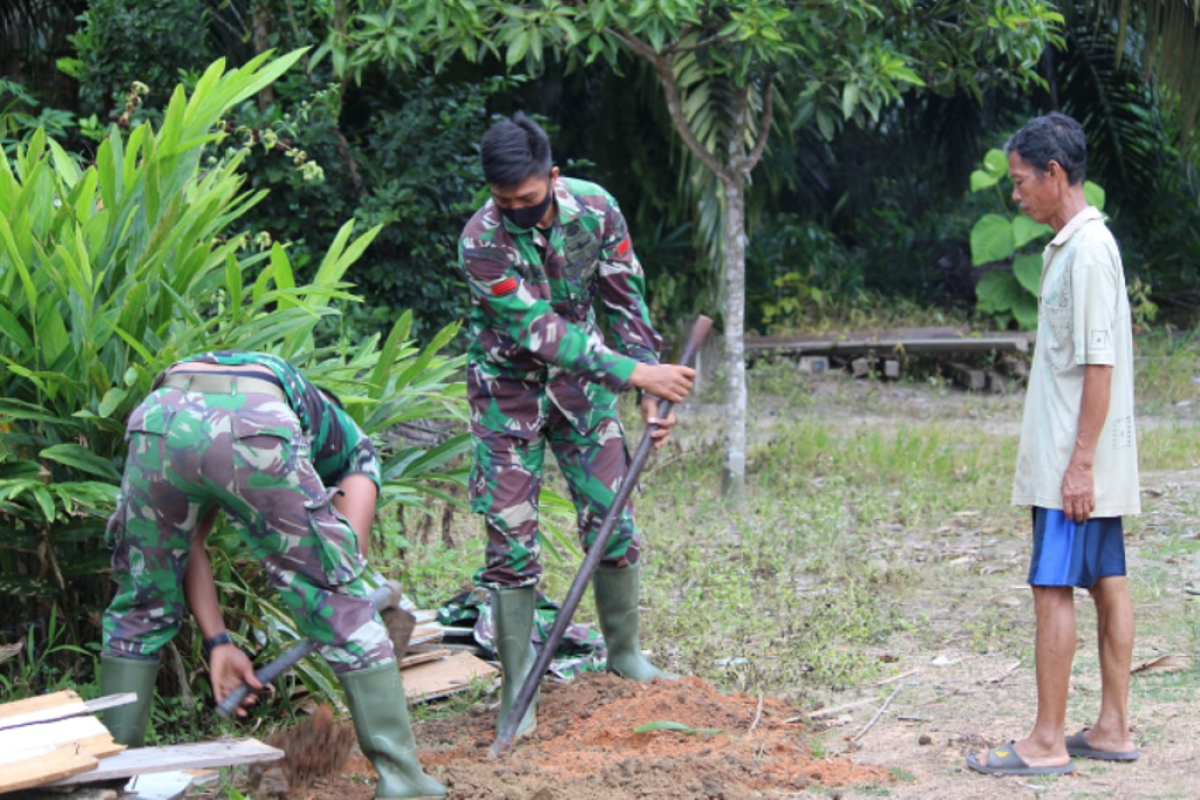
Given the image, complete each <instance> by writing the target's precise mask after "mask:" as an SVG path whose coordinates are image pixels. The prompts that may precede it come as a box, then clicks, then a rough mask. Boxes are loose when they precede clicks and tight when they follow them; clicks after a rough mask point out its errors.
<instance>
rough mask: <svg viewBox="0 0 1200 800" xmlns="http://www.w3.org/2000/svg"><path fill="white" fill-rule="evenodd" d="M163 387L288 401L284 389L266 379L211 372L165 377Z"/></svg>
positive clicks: (184, 373)
mask: <svg viewBox="0 0 1200 800" xmlns="http://www.w3.org/2000/svg"><path fill="white" fill-rule="evenodd" d="M161 385H162V386H169V387H170V388H172V389H182V390H183V391H185V392H201V393H203V394H267V395H270V396H271V397H278V398H279V399H280V400H286V399H287V395H286V394H284V391H283V387H281V386H279V385H278V384H275V383H272V382H271V381H269V380H267V379H266V378H252V377H250V376H249V375H245V376H243V375H219V374H215V373H209V372H173V373H171V374H170V375H167V376H165V377H163V380H162V384H161Z"/></svg>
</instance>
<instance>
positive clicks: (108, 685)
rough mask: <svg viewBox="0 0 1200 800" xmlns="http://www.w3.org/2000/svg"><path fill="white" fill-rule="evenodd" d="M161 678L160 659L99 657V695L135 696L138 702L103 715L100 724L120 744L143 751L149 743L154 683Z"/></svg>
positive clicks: (102, 713)
mask: <svg viewBox="0 0 1200 800" xmlns="http://www.w3.org/2000/svg"><path fill="white" fill-rule="evenodd" d="M157 678H158V659H157V658H118V657H117V656H100V695H101V696H102V697H103V696H106V695H110V694H124V693H125V692H133V693H134V694H136V695H137V700H136V701H135V702H133V703H130V704H129V705H124V706H117V707H116V708H110V709H108V710H107V711H101V712H100V716H101V721H102V722H103V723H104V727H106V728H108V730H109V732H110V733H111V734H112V736H113V741H115V742H116V743H117V744H123V745H127V746H129V747H141V746H142V745H143V744H145V742H146V726H147V725H148V724H149V723H150V709H151V707H153V705H154V683H155V681H156V680H157Z"/></svg>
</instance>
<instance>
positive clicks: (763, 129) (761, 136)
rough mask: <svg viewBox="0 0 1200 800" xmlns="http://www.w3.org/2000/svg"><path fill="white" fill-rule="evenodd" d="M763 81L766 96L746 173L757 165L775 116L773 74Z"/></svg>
mask: <svg viewBox="0 0 1200 800" xmlns="http://www.w3.org/2000/svg"><path fill="white" fill-rule="evenodd" d="M764 83H765V84H766V89H765V91H766V96H765V97H763V109H762V116H760V117H759V119H758V141H757V142H755V143H754V149H753V150H751V151H750V158H748V159H747V160H746V174H747V175H749V174H750V172H751V170H753V169H754V167H755V166H757V165H758V162H759V159H761V158H762V154H763V151H764V150H766V149H767V139H769V138H770V137H771V122H772V120H773V118H774V116H775V102H774V101H775V92H774V90H773V89H774V87H773V84H774V83H775V76H774V75H769V76H767V80H766V81H764Z"/></svg>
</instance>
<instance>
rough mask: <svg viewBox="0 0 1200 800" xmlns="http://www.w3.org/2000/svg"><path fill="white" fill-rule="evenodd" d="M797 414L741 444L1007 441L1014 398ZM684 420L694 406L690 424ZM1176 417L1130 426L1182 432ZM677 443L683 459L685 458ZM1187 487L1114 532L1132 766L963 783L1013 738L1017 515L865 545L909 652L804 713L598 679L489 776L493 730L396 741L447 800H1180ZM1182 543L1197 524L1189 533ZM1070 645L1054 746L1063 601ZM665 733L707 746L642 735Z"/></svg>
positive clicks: (1186, 706) (1187, 609) (760, 424)
mask: <svg viewBox="0 0 1200 800" xmlns="http://www.w3.org/2000/svg"><path fill="white" fill-rule="evenodd" d="M813 397H814V398H815V400H814V405H813V406H812V407H811V408H805V409H803V410H802V411H800V412H796V411H795V410H794V409H792V410H789V409H788V408H787V407H786V406H780V407H778V408H775V409H774V411H772V409H771V407H770V406H768V407H767V410H766V411H764V412H763V413H761V414H760V415H759V416H758V417H757V418H756V419H755V420H754V421H753V424H754V426H755V431H754V436H755V437H756V438H757V439H758V440H759V441H760V442H766V441H769V440H770V437H771V432H772V429H773V428H775V427H776V426H778V425H779V424H781V423H782V421H783V420H785V419H788V418H795V417H796V416H797V414H799V415H805V414H814V415H819V417H820V419H821V420H822V421H823V422H824V423H825V424H836V425H846V426H863V425H880V426H892V425H896V424H899V423H902V422H904V421H909V420H938V421H939V422H940V423H942V424H945V425H949V426H955V425H963V426H973V427H980V426H982V427H983V428H984V429H986V430H988V431H989V432H992V433H998V434H1004V435H1015V434H1016V432H1017V426H1018V422H1019V415H1020V408H1021V402H1022V399H1023V398H1022V397H1021V395H1019V394H1014V395H1008V396H1000V397H968V396H965V395H962V394H959V393H957V392H952V391H947V390H945V389H944V388H940V387H933V388H926V387H912V386H890V387H889V386H887V385H881V384H877V383H872V384H863V383H854V382H847V381H845V380H841V379H837V378H834V379H832V381H831V382H829V383H828V384H825V383H822V384H819V385H817V386H815V387H813ZM689 413H691V414H695V415H696V416H698V417H701V418H703V417H706V416H715V415H716V414H717V413H718V412H717V411H716V410H715V409H714V408H711V407H709V408H706V407H702V406H701V407H694V408H692V409H690V410H689ZM1194 416H1195V415H1194V413H1193V412H1192V410H1191V409H1183V410H1181V413H1180V415H1179V417H1178V418H1170V419H1165V420H1147V421H1146V424H1147V425H1155V424H1171V425H1176V426H1183V430H1184V431H1188V432H1193V433H1194V432H1196V429H1197V428H1198V427H1200V425H1198V424H1197V422H1196V421H1195V419H1194ZM693 444H694V442H693ZM1198 486H1200V470H1197V469H1191V470H1185V471H1178V472H1158V473H1145V474H1144V475H1143V490H1144V500H1145V506H1146V507H1145V511H1146V513H1145V514H1144V515H1143V516H1141V517H1138V518H1136V519H1134V520H1130V521H1129V524H1128V525H1127V532H1128V541H1127V549H1128V557H1129V566H1130V574H1131V576H1132V577H1131V584H1132V585H1133V587H1134V598H1135V617H1136V618H1137V619H1138V620H1139V636H1138V639H1137V642H1136V646H1135V653H1134V663H1135V664H1138V663H1140V662H1147V661H1151V660H1153V659H1156V658H1159V657H1161V656H1173V657H1174V659H1173V661H1168V662H1165V667H1164V666H1163V665H1161V664H1160V667H1159V668H1151V669H1148V670H1146V671H1144V672H1141V673H1139V674H1137V675H1135V676H1134V677H1133V687H1132V692H1131V707H1130V711H1131V717H1132V719H1133V721H1134V725H1135V739H1136V740H1137V741H1138V742H1139V745H1140V747H1141V749H1142V758H1141V759H1140V760H1139V761H1138V762H1136V763H1133V764H1107V763H1103V762H1096V761H1087V760H1077V766H1078V771H1077V772H1076V773H1075V774H1073V775H1071V776H1065V777H1055V778H1027V779H1021V778H991V777H986V776H980V775H976V774H974V773H972V772H970V771H968V770H967V769H966V768H965V766H964V763H963V757H964V755H965V753H967V752H968V751H972V750H980V749H982V748H983V747H985V746H986V745H995V744H1000V743H1003V742H1005V741H1007V740H1008V739H1010V738H1020V737H1021V736H1023V735H1025V733H1026V732H1027V729H1028V727H1029V725H1030V723H1031V720H1032V716H1033V712H1034V704H1035V700H1034V698H1035V687H1034V670H1033V664H1032V636H1033V624H1032V622H1033V612H1032V603H1031V599H1030V596H1029V591H1028V588H1027V587H1026V586H1025V585H1024V572H1025V569H1026V565H1027V558H1028V533H1027V531H1026V529H1025V524H1024V517H1023V516H1022V514H1021V513H1020V512H1018V511H1017V510H1015V509H1014V510H1013V511H1012V513H1011V514H1010V515H1008V516H1005V517H1003V518H1001V519H990V520H985V519H983V518H982V516H980V515H974V514H972V513H970V512H967V513H963V514H961V515H958V516H956V517H955V518H954V519H952V520H949V521H948V522H947V524H945V525H941V526H938V527H936V528H932V529H929V530H916V529H909V530H905V531H903V532H902V535H903V537H904V541H903V542H902V543H901V542H899V541H889V540H887V538H886V536H884V537H883V539H882V540H881V542H880V547H881V548H882V549H885V550H887V551H888V553H889V558H891V559H892V561H893V563H896V564H897V565H905V566H908V567H912V566H913V565H914V564H920V568H921V570H923V572H924V574H926V575H927V576H928V581H927V584H926V585H925V586H923V587H922V589H921V591H917V592H911V593H909V595H911V596H909V595H906V596H905V597H904V598H902V599H901V602H902V605H903V606H904V608H905V613H906V615H908V616H909V617H910V618H911V619H912V620H914V621H916V620H920V624H921V628H922V630H923V631H924V632H925V633H924V634H923V635H921V636H910V635H907V634H906V633H903V632H901V633H898V634H897V635H895V636H893V637H892V638H891V641H889V642H888V643H887V645H886V647H884V648H881V651H880V653H879V656H880V657H881V658H882V659H884V660H886V661H887V662H889V666H890V668H891V675H890V676H889V677H886V678H884V679H882V680H880V681H879V682H877V683H876V684H873V685H870V686H859V687H856V688H854V689H850V690H846V691H842V692H829V693H828V695H827V696H826V697H824V698H823V702H822V706H823V710H824V711H825V713H824V714H818V715H816V716H814V717H812V718H811V719H810V718H809V715H810V714H812V712H813V711H814V710H818V709H814V708H813V707H812V706H809V707H804V708H801V707H795V706H792V705H790V704H788V703H784V702H782V701H778V700H773V699H772V698H770V697H766V698H757V697H750V696H746V695H739V694H736V693H727V694H722V693H719V692H717V691H716V690H715V689H713V687H712V686H711V685H710V684H708V683H707V682H705V681H702V680H700V679H695V678H693V679H686V680H685V681H683V682H681V683H678V684H672V685H666V686H663V685H657V684H656V685H652V686H649V687H638V686H634V685H631V684H628V683H623V682H621V681H617V680H616V679H613V678H610V677H606V676H591V677H587V678H585V679H582V680H580V681H578V682H576V683H575V684H572V685H569V686H556V685H547V686H546V689H545V690H544V692H543V697H542V704H541V709H542V711H541V718H540V725H539V729H538V732H537V733H536V734H535V735H534V736H533V737H532V738H531V739H530V740H528V741H525V742H522V743H521V744H520V745H519V746H518V748H517V749H516V750H515V751H514V752H513V753H512V754H510V755H509V756H507V757H505V758H504V759H501V760H499V761H497V760H493V759H490V758H489V757H488V755H487V747H488V745H490V743H491V740H492V730H493V726H494V724H495V712H494V710H493V709H491V708H487V707H484V706H478V707H476V708H475V709H473V710H472V712H470V713H467V714H464V715H462V716H460V717H455V718H451V719H448V720H439V721H424V722H419V723H417V725H416V731H417V737H418V740H419V741H420V743H421V746H422V748H423V750H422V754H421V759H422V763H423V764H425V765H426V767H427V768H428V769H429V771H430V772H431V773H432V774H434V775H436V776H437V777H438V778H439V779H440V780H442V781H444V782H446V783H447V784H449V785H450V786H451V797H455V798H468V797H472V798H476V797H478V798H537V800H554V799H555V798H572V800H574V799H575V798H616V799H620V798H633V797H664V798H665V797H678V798H708V797H712V798H719V797H725V798H741V797H801V796H804V797H808V796H813V797H820V796H833V797H845V798H857V797H878V796H890V797H896V798H992V797H999V796H1012V797H1112V798H1171V797H1180V798H1187V797H1197V796H1200V776H1198V774H1197V773H1198V769H1197V767H1200V757H1198V756H1197V753H1196V745H1195V742H1196V741H1197V740H1198V739H1200V722H1198V721H1197V719H1196V716H1195V708H1196V702H1195V690H1196V687H1197V685H1200V681H1197V678H1200V669H1198V668H1197V664H1196V659H1195V656H1196V655H1197V650H1198V648H1197V642H1198V639H1200V622H1198V619H1200V617H1198V613H1197V612H1198V611H1200V602H1197V603H1196V604H1193V603H1192V602H1191V600H1190V599H1189V598H1191V597H1192V595H1191V594H1189V592H1188V591H1186V590H1185V586H1187V585H1188V584H1189V582H1190V581H1192V580H1197V581H1200V555H1198V553H1200V547H1197V546H1196V542H1195V540H1196V538H1197V534H1196V530H1197V527H1196V526H1193V525H1192V520H1193V519H1194V513H1195V497H1196V489H1197V487H1198ZM1197 525H1200V523H1197ZM1077 608H1078V611H1079V628H1078V630H1079V635H1078V642H1077V655H1076V662H1075V663H1076V666H1075V672H1074V678H1073V684H1072V700H1071V706H1070V709H1069V712H1068V728H1069V730H1074V729H1077V728H1079V727H1082V726H1084V725H1087V724H1089V723H1090V722H1091V721H1092V716H1093V715H1094V714H1095V713H1096V710H1097V708H1098V706H1099V670H1098V663H1097V658H1096V654H1095V646H1094V636H1095V617H1094V613H1093V612H1092V609H1091V603H1090V600H1089V598H1088V596H1087V595H1086V593H1082V592H1081V593H1078V595H1077ZM662 719H670V720H673V721H677V722H682V723H684V724H686V725H688V726H691V727H692V728H693V729H719V730H720V731H721V733H719V734H713V733H699V732H697V730H692V731H689V732H679V731H656V732H652V733H643V734H635V733H632V729H633V728H634V727H636V726H637V725H641V724H645V723H647V722H653V721H656V720H662ZM368 778H373V775H371V770H370V767H369V765H368V764H367V763H366V762H365V760H364V759H362V758H361V756H359V755H357V754H356V755H355V756H354V757H352V758H351V761H350V763H349V765H348V766H347V768H346V770H345V772H344V773H343V774H342V775H341V776H338V777H336V778H333V779H329V780H325V781H321V782H318V784H317V785H316V786H314V787H313V788H312V789H311V790H308V791H306V792H304V793H302V794H298V795H295V796H299V797H306V798H314V799H315V800H332V798H369V797H371V796H372V793H371V790H370V787H369V785H368V784H367V781H366V779H368Z"/></svg>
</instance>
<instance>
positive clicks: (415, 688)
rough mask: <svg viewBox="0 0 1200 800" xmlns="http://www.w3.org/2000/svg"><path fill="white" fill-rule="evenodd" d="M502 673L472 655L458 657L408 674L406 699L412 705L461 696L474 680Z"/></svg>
mask: <svg viewBox="0 0 1200 800" xmlns="http://www.w3.org/2000/svg"><path fill="white" fill-rule="evenodd" d="M498 673H499V670H498V669H496V668H495V667H493V666H492V665H491V664H489V663H487V662H486V661H482V660H480V659H478V658H476V657H475V656H473V655H471V654H470V653H458V654H456V655H453V656H450V657H449V658H443V659H441V660H440V661H432V662H430V663H428V664H421V665H419V666H416V667H413V668H411V669H406V670H404V696H405V697H406V698H408V701H409V702H420V701H422V700H434V699H436V698H439V697H446V696H447V695H451V694H454V693H455V692H461V691H463V690H464V689H466V688H467V687H468V686H470V684H471V681H472V680H478V679H481V678H490V677H492V676H494V675H496V674H498Z"/></svg>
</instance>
